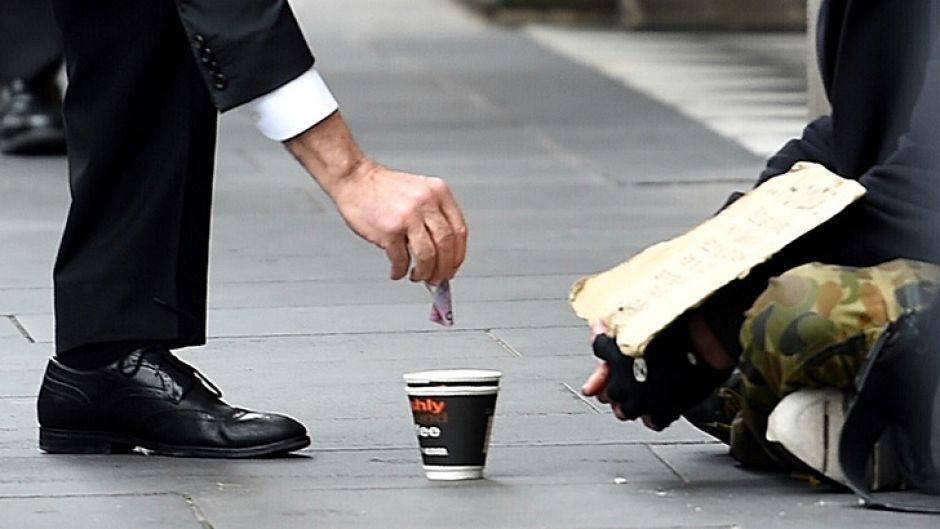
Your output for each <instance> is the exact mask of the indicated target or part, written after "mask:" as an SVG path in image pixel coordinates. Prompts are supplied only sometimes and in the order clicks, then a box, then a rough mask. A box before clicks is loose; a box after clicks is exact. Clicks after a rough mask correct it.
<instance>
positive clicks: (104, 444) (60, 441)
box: [39, 428, 310, 459]
mask: <svg viewBox="0 0 940 529" xmlns="http://www.w3.org/2000/svg"><path fill="white" fill-rule="evenodd" d="M307 446H310V437H309V436H306V435H305V436H302V437H296V438H292V439H285V440H282V441H277V442H274V443H268V444H264V445H257V446H245V447H238V448H216V447H201V446H180V445H167V444H162V443H154V442H150V441H146V440H143V439H134V438H133V437H127V436H122V435H115V434H111V433H105V432H83V431H75V430H57V429H53V428H40V429H39V449H40V450H42V451H43V452H45V453H47V454H128V453H131V452H132V451H133V450H134V448H135V447H136V448H143V449H144V450H149V451H151V452H153V453H154V454H158V455H165V456H172V457H202V458H216V459H248V458H258V457H267V456H274V455H280V454H286V453H288V452H293V451H296V450H300V449H301V448H306V447H307Z"/></svg>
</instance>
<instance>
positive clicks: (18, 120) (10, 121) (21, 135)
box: [0, 78, 65, 154]
mask: <svg viewBox="0 0 940 529" xmlns="http://www.w3.org/2000/svg"><path fill="white" fill-rule="evenodd" d="M0 151H2V152H4V153H6V154H65V127H64V125H63V121H62V98H61V96H60V95H59V88H58V86H56V84H55V79H54V78H52V79H48V80H44V81H38V82H36V83H29V82H27V81H24V80H23V79H13V80H12V81H10V82H8V83H6V85H5V86H4V87H3V89H2V91H0Z"/></svg>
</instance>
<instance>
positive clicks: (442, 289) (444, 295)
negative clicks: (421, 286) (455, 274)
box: [425, 281, 454, 327]
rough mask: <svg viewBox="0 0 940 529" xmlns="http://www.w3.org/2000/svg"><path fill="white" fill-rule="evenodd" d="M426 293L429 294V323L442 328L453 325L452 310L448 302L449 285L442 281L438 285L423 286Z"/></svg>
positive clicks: (449, 301)
mask: <svg viewBox="0 0 940 529" xmlns="http://www.w3.org/2000/svg"><path fill="white" fill-rule="evenodd" d="M425 286H426V287H427V289H428V292H430V293H431V299H432V300H433V303H432V304H431V321H433V322H434V323H439V324H441V325H443V326H444V327H450V326H452V325H453V324H454V309H453V307H452V305H451V300H450V283H449V282H447V281H444V282H443V283H441V284H440V285H437V286H436V287H435V286H431V285H425Z"/></svg>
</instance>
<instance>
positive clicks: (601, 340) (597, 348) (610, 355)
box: [592, 334, 623, 362]
mask: <svg viewBox="0 0 940 529" xmlns="http://www.w3.org/2000/svg"><path fill="white" fill-rule="evenodd" d="M592 347H593V349H594V356H596V357H598V358H600V359H601V360H605V361H607V362H612V361H614V360H616V359H617V358H618V357H620V356H623V355H622V354H621V353H620V348H619V347H617V343H616V342H615V341H614V340H613V339H611V337H610V336H607V335H606V334H598V335H597V337H596V338H594V343H593V344H592Z"/></svg>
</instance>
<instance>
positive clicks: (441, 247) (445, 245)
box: [424, 211, 456, 285]
mask: <svg viewBox="0 0 940 529" xmlns="http://www.w3.org/2000/svg"><path fill="white" fill-rule="evenodd" d="M424 225H425V226H426V227H427V231H428V233H430V234H431V240H432V241H433V243H434V249H435V251H436V252H437V262H436V263H435V266H434V274H433V275H432V276H431V277H430V279H429V280H428V282H429V283H431V284H432V285H438V284H440V283H441V282H442V281H444V280H445V279H450V278H451V275H452V274H453V272H454V250H455V240H456V237H455V236H454V231H453V230H452V229H451V227H450V224H449V223H448V222H447V218H445V217H444V215H441V213H440V212H438V211H428V212H426V213H425V214H424Z"/></svg>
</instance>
